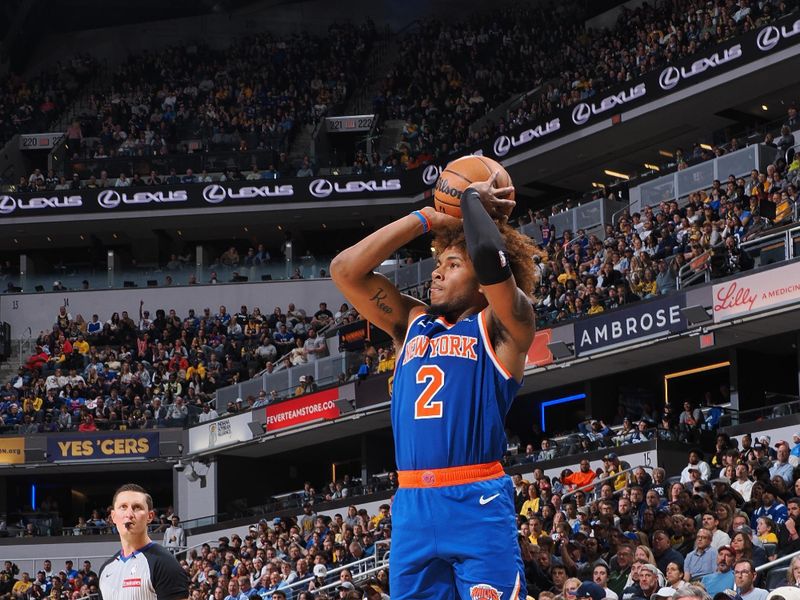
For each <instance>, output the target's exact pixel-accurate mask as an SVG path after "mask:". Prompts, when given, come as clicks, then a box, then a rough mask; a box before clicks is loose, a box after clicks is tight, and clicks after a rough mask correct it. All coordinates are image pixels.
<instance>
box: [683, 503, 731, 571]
mask: <svg viewBox="0 0 800 600" xmlns="http://www.w3.org/2000/svg"><path fill="white" fill-rule="evenodd" d="M702 518H703V529H707V530H708V531H709V532H710V533H711V547H712V548H714V550H715V551H716V550H719V549H720V548H722V547H723V546H727V545H728V544H730V543H731V536H729V535H728V534H727V533H725V532H724V531H721V530H720V529H719V518H718V517H717V515H716V514H715V513H713V512H706V513H703V517H702ZM692 575H694V573H692ZM703 575H706V573H703Z"/></svg>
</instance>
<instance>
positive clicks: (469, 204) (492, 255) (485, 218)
mask: <svg viewBox="0 0 800 600" xmlns="http://www.w3.org/2000/svg"><path fill="white" fill-rule="evenodd" d="M461 216H462V218H463V219H464V237H465V238H466V241H467V254H469V259H470V260H471V261H472V264H473V266H474V267H475V274H476V275H477V276H478V281H479V282H480V283H481V285H493V284H495V283H502V282H503V281H505V280H506V279H508V278H509V277H511V266H510V265H509V264H508V256H507V254H506V245H505V243H504V242H503V236H501V235H500V231H499V230H498V229H497V225H495V223H494V221H492V218H491V217H490V216H489V213H487V212H486V209H485V208H483V204H481V199H480V196H479V194H478V192H477V190H474V189H473V188H467V189H466V190H464V193H463V194H462V195H461Z"/></svg>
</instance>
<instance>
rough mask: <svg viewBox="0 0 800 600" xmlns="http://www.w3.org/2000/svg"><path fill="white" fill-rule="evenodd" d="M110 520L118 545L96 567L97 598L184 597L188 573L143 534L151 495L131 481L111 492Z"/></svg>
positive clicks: (167, 599)
mask: <svg viewBox="0 0 800 600" xmlns="http://www.w3.org/2000/svg"><path fill="white" fill-rule="evenodd" d="M112 504H113V509H112V510H111V520H112V521H113V522H114V525H116V526H117V531H119V540H120V543H121V545H122V549H121V550H120V551H119V552H117V553H116V554H115V555H114V556H112V557H111V558H109V559H108V560H107V561H106V562H104V563H103V566H102V567H100V571H99V573H98V579H99V581H100V597H101V600H186V599H187V598H188V597H189V577H188V576H187V575H186V573H185V572H184V570H183V569H182V568H181V566H180V565H179V564H178V561H176V560H175V557H174V556H172V554H170V553H169V551H168V550H166V549H165V548H164V547H163V546H160V545H159V544H156V543H154V542H153V541H152V540H151V539H150V536H148V535H147V526H148V525H149V524H150V523H151V522H152V521H153V519H154V518H155V513H154V512H153V499H152V498H151V497H150V494H148V493H147V491H146V490H145V489H144V488H143V487H141V486H138V485H136V484H134V483H127V484H125V485H123V486H122V487H120V488H119V489H118V490H117V491H116V492H115V493H114V500H113V502H112Z"/></svg>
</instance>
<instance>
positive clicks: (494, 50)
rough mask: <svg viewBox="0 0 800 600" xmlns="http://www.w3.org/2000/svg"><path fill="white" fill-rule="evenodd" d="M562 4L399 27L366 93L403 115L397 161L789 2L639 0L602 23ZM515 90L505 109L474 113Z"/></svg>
mask: <svg viewBox="0 0 800 600" xmlns="http://www.w3.org/2000/svg"><path fill="white" fill-rule="evenodd" d="M570 6H571V5H562V4H560V3H551V4H549V5H545V6H542V5H537V6H536V7H518V6H514V7H508V8H505V9H501V10H495V11H492V13H491V14H490V15H485V14H476V15H474V17H473V18H471V19H465V20H459V21H450V22H446V23H445V22H441V21H426V22H425V23H422V24H420V30H419V31H418V32H416V31H415V32H413V33H409V34H408V35H407V36H406V39H405V40H404V44H403V52H402V53H401V56H400V57H399V58H398V60H397V63H396V65H395V67H394V69H393V70H392V72H391V73H390V74H389V76H387V78H386V79H385V85H384V89H383V93H382V94H381V95H380V96H378V97H376V98H375V100H374V105H375V110H376V112H378V113H380V114H383V115H385V116H386V117H387V118H393V119H405V120H406V125H405V128H404V134H405V135H404V138H405V139H404V141H405V142H406V147H405V148H403V149H402V150H401V156H400V161H401V163H402V164H403V165H409V166H412V167H413V166H417V165H419V164H422V163H424V162H425V161H426V160H430V158H432V157H436V158H437V159H438V160H443V159H445V158H446V157H447V156H448V155H450V154H451V153H458V152H463V151H464V150H465V149H467V148H469V147H471V146H473V145H475V144H477V143H484V142H487V141H489V140H491V139H492V138H493V137H494V136H496V135H498V134H499V133H502V132H505V131H508V130H509V129H510V128H513V127H517V126H519V125H523V124H526V123H528V122H531V121H533V120H536V119H539V118H541V117H542V116H545V115H548V114H550V113H552V112H553V111H554V110H557V109H559V108H564V107H568V106H572V105H574V104H576V103H578V102H581V101H583V100H585V99H586V98H588V97H591V96H593V95H595V94H598V93H601V92H602V91H603V90H604V89H605V88H607V87H610V86H613V85H616V84H618V83H620V82H624V81H629V80H631V79H632V78H635V77H638V76H640V75H642V74H644V73H646V72H649V71H651V70H655V69H657V68H660V67H662V66H663V65H664V64H666V63H668V62H672V61H676V60H679V59H681V58H684V57H687V56H691V55H692V54H694V53H695V52H698V51H702V50H703V49H704V48H707V47H710V46H713V45H714V44H716V43H718V42H721V41H723V40H725V39H728V38H729V37H732V36H736V35H740V34H741V33H743V32H746V31H750V30H751V29H753V28H755V27H759V26H761V25H762V24H765V23H768V22H770V21H772V20H773V19H775V18H778V17H779V16H782V15H783V14H786V13H788V12H789V11H790V10H792V9H793V6H790V5H788V4H785V3H779V2H760V3H758V6H755V5H753V3H748V5H747V10H744V9H742V10H739V9H738V8H736V9H735V10H734V9H729V8H728V5H726V4H725V3H722V2H711V3H706V2H701V1H699V0H680V1H678V2H671V3H668V4H667V3H655V4H653V3H648V4H647V5H643V6H640V7H637V8H635V9H624V10H623V11H622V13H621V14H620V16H619V18H618V20H617V23H616V26H615V27H614V28H612V29H611V30H592V29H585V28H584V26H583V21H584V20H585V17H584V15H583V14H581V13H580V11H579V10H577V9H575V7H572V8H570ZM571 11H576V12H574V13H571ZM553 24H556V25H555V26H553ZM432 79H433V80H434V84H433V85H432V83H431V80H432ZM523 95H524V97H523V98H522V100H521V101H520V102H518V103H515V104H513V105H512V107H511V109H509V110H508V111H507V112H506V114H504V115H500V116H499V117H498V116H494V114H492V115H491V116H492V117H494V118H489V119H485V118H484V117H486V115H487V113H490V112H491V110H492V109H493V108H495V107H497V106H499V105H501V104H502V103H503V102H505V101H506V100H508V99H509V98H510V97H520V96H523Z"/></svg>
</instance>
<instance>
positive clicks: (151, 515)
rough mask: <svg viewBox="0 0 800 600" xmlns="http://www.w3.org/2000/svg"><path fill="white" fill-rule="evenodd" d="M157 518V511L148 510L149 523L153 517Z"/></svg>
mask: <svg viewBox="0 0 800 600" xmlns="http://www.w3.org/2000/svg"><path fill="white" fill-rule="evenodd" d="M155 518H156V511H154V510H148V511H147V522H148V523H152V522H153V519H155Z"/></svg>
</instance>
